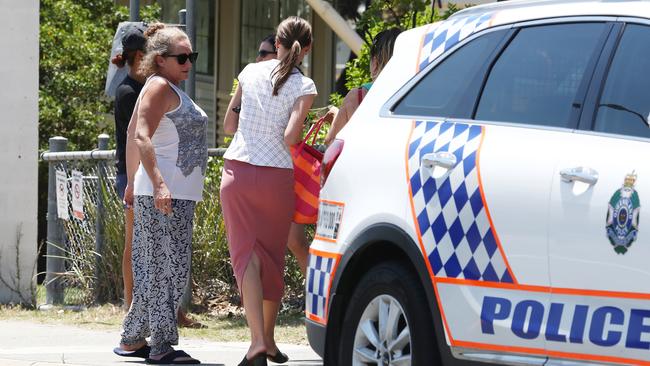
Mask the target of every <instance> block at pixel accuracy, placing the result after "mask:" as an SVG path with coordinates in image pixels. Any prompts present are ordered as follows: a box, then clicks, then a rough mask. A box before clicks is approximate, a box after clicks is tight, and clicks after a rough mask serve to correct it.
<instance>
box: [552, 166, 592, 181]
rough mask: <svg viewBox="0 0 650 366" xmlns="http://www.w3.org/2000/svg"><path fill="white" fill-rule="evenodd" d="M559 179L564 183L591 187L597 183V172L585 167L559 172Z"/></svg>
mask: <svg viewBox="0 0 650 366" xmlns="http://www.w3.org/2000/svg"><path fill="white" fill-rule="evenodd" d="M560 177H562V181H563V182H566V183H571V182H582V183H587V184H589V185H590V186H593V185H594V184H596V183H597V182H598V172H597V171H596V170H594V169H591V168H586V167H577V168H571V169H564V170H561V171H560Z"/></svg>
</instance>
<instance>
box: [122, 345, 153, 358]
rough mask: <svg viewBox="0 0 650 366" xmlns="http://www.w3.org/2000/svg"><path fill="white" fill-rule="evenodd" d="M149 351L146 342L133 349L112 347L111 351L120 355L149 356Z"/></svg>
mask: <svg viewBox="0 0 650 366" xmlns="http://www.w3.org/2000/svg"><path fill="white" fill-rule="evenodd" d="M149 351H151V347H149V346H148V345H146V344H145V345H144V346H142V347H140V348H138V349H136V350H134V351H126V350H123V349H122V348H120V347H115V348H113V353H115V354H116V355H118V356H122V357H138V358H149Z"/></svg>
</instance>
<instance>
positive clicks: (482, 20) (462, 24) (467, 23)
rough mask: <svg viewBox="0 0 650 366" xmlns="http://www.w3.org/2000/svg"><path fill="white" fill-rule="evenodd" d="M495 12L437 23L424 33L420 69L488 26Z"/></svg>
mask: <svg viewBox="0 0 650 366" xmlns="http://www.w3.org/2000/svg"><path fill="white" fill-rule="evenodd" d="M493 15H494V13H486V14H483V15H481V16H478V15H473V16H466V17H459V18H454V17H452V18H451V19H449V20H446V21H444V22H439V23H435V24H433V25H432V26H431V28H430V29H429V30H428V31H427V34H425V35H424V41H423V42H422V52H421V53H420V60H419V65H420V70H422V69H424V68H425V67H426V66H427V65H428V64H430V63H431V62H432V61H433V60H435V59H436V58H437V57H438V56H440V55H442V54H443V53H444V52H445V51H447V50H448V49H450V48H451V47H453V46H454V45H456V43H458V42H460V41H462V40H463V39H465V38H467V37H468V36H469V35H471V34H473V33H476V32H478V31H480V30H483V29H485V28H487V26H488V25H489V24H490V22H489V20H490V19H492V16H493Z"/></svg>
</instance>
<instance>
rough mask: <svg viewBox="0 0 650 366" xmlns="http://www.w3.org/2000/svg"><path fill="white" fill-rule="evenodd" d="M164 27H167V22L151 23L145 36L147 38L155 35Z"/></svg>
mask: <svg viewBox="0 0 650 366" xmlns="http://www.w3.org/2000/svg"><path fill="white" fill-rule="evenodd" d="M163 28H165V24H163V23H153V24H150V25H149V27H148V28H147V30H146V31H145V32H144V36H145V37H146V38H149V37H151V36H153V35H154V34H156V32H158V30H160V29H163Z"/></svg>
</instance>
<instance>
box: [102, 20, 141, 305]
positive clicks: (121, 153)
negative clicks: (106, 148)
mask: <svg viewBox="0 0 650 366" xmlns="http://www.w3.org/2000/svg"><path fill="white" fill-rule="evenodd" d="M145 30H146V27H145V25H144V24H143V23H132V24H128V25H127V26H126V27H125V30H124V35H123V36H122V53H121V54H117V56H115V57H114V58H113V60H111V62H112V63H113V64H115V65H116V66H117V67H120V68H121V67H124V66H125V65H128V67H129V70H128V74H127V75H126V77H125V78H124V80H123V81H122V82H121V83H120V85H119V86H118V87H117V91H116V92H115V142H116V163H115V166H116V168H117V176H116V178H115V186H116V189H117V194H118V195H119V196H120V199H124V190H125V188H126V181H127V176H126V130H127V127H128V126H129V121H130V120H131V115H132V114H133V109H134V107H135V102H136V100H137V99H138V95H140V91H141V90H142V87H143V86H144V81H145V78H144V76H142V75H141V74H140V72H139V69H140V62H141V61H142V57H143V56H144V50H145V45H146V43H147V40H146V38H145V37H144V31H145ZM132 239H133V209H132V208H131V207H127V206H126V205H125V208H124V254H123V256H122V276H123V280H124V306H125V307H126V308H127V310H128V308H129V307H130V306H131V299H132V295H133V269H132V265H131V241H132Z"/></svg>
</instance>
